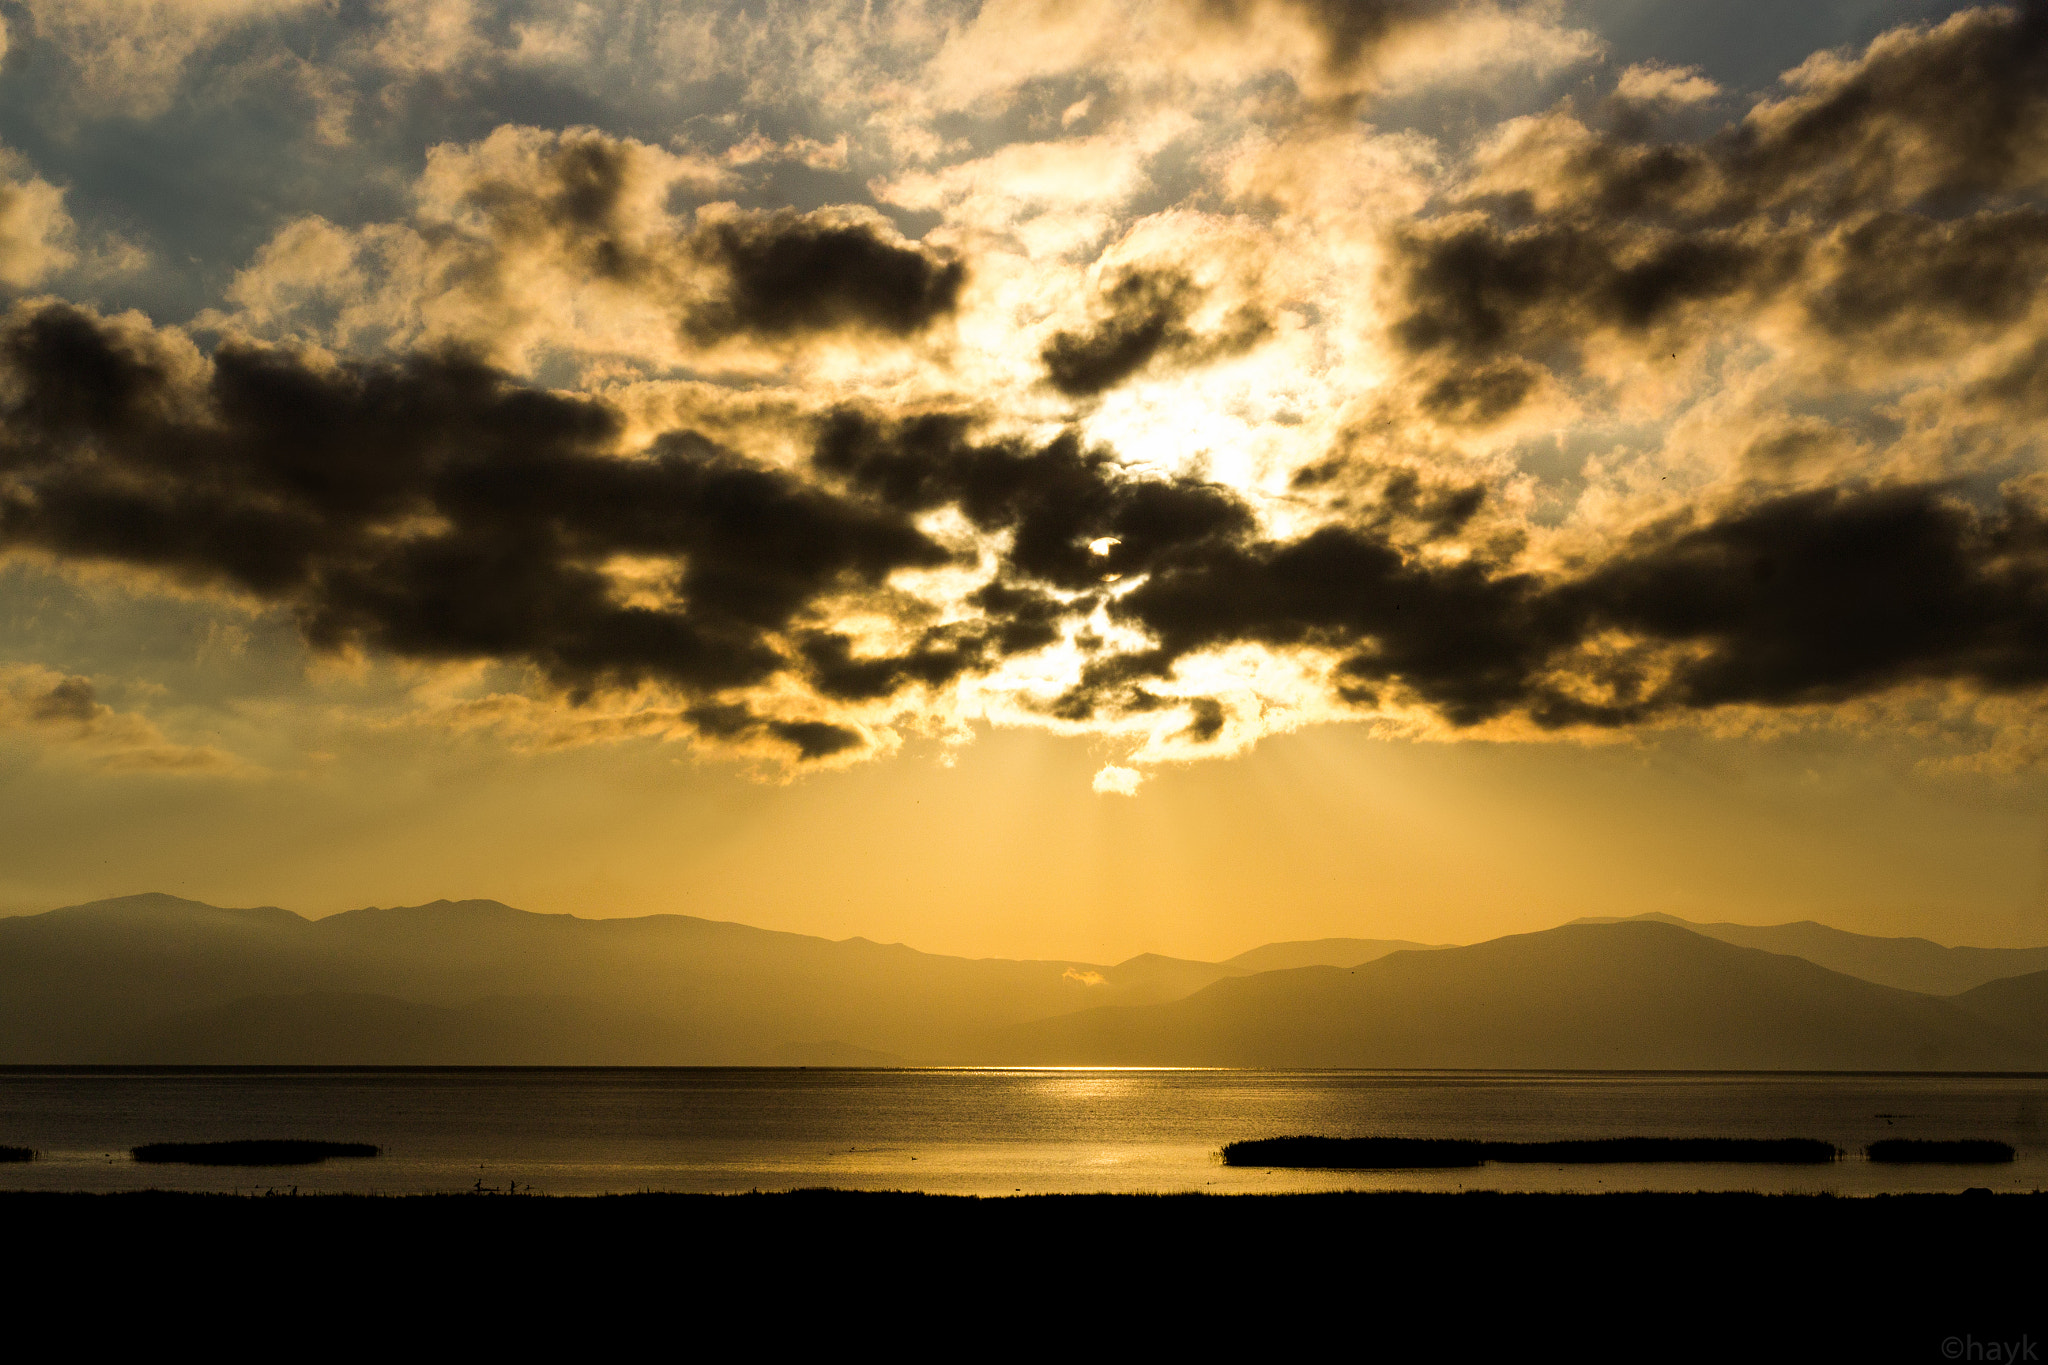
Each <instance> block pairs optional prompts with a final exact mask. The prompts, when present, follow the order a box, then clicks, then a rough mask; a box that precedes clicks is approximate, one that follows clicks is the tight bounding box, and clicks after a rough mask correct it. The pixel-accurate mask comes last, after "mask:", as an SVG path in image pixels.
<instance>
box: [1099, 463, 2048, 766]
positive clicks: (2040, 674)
mask: <svg viewBox="0 0 2048 1365" xmlns="http://www.w3.org/2000/svg"><path fill="white" fill-rule="evenodd" d="M1116 610H1117V612H1118V613H1119V614H1120V615H1122V616H1124V617H1125V618H1126V619H1127V620H1128V621H1129V622H1131V623H1132V624H1136V625H1142V626H1143V627H1144V628H1145V629H1147V630H1148V631H1149V632H1151V633H1152V634H1153V635H1154V636H1155V637H1156V638H1158V640H1159V641H1160V643H1161V648H1160V650H1159V652H1158V655H1157V656H1156V657H1155V658H1154V659H1153V660H1151V661H1150V662H1151V664H1152V666H1153V667H1155V668H1161V669H1163V668H1164V667H1165V666H1167V665H1168V664H1169V663H1170V662H1171V660H1173V659H1175V658H1178V657H1181V656H1183V655H1185V654H1188V653H1191V652H1193V651H1196V650H1199V649H1204V648H1208V647H1212V646H1214V645H1218V644H1224V643H1231V642H1235V641H1238V640H1244V639H1252V640H1257V641H1260V642H1262V643H1268V644H1273V645H1281V646H1285V645H1292V644H1299V643H1320V644H1323V645H1325V646H1328V647H1334V648H1338V649H1351V648H1352V647H1353V646H1354V645H1356V646H1359V647H1357V648H1356V650H1355V652H1351V653H1349V654H1348V656H1347V658H1346V659H1345V662H1344V665H1343V670H1342V671H1343V673H1344V675H1345V676H1346V679H1347V681H1348V686H1349V687H1350V688H1351V689H1352V690H1353V692H1354V694H1355V695H1356V697H1357V699H1359V700H1380V699H1387V689H1390V688H1391V689H1393V693H1394V695H1395V696H1400V695H1403V694H1405V695H1407V696H1412V697H1413V698H1415V699H1417V700H1420V701H1422V702H1424V703H1426V704H1428V705H1429V706H1431V707H1432V708H1433V709H1435V710H1436V711H1437V712H1439V713H1440V714H1441V715H1443V716H1444V717H1445V718H1446V719H1448V720H1450V721H1451V722H1452V723H1453V724H1458V725H1468V724H1475V723H1478V722H1481V721H1485V720H1490V719H1493V718H1495V717H1497V716H1501V715H1506V714H1509V713H1512V712H1522V713H1526V714H1528V715H1529V716H1531V717H1532V718H1533V719H1534V720H1536V721H1537V722H1538V723H1539V724H1544V725H1567V724H1596V725H1620V724H1628V723H1632V722H1636V721H1640V720H1643V719H1647V718H1651V717H1654V716H1657V715H1660V714H1669V713H1673V712H1681V711H1691V710H1705V709H1710V708H1713V707H1717V706H1722V705H1728V704H1733V703H1750V704H1757V705H1764V706H1782V705H1791V704H1799V703H1806V702H1815V701H1830V700H1841V699H1845V698H1849V697H1854V696H1861V695H1868V694H1872V693H1875V692H1878V691H1881V690H1883V689H1885V688H1888V687H1891V686H1894V685H1897V684H1900V683H1904V682H1910V681H1916V680H1926V679H1960V680H1965V681H1968V682H1972V683H1974V684H1977V685H1978V686H1981V687H1984V688H1988V689H1992V690H2009V689H2018V688H2032V687H2037V686H2039V685H2041V684H2042V683H2043V682H2044V681H2048V528H2044V523H2043V520H2042V517H2041V514H2040V512H2039V511H2038V509H2034V508H2032V507H2029V506H2026V505H2023V504H2018V503H2014V504H2011V505H2008V506H2007V507H2005V508H2003V509H2002V510H2000V511H1999V512H1997V513H1995V514H1983V513H1979V512H1975V511H1972V510H1971V509H1970V508H1969V507H1967V506H1966V505H1964V504H1963V503H1960V502H1958V501H1955V500H1953V499H1951V498H1950V497H1949V496H1947V495H1946V494H1945V492H1944V491H1943V490H1942V489H1939V488H1935V487H1929V486H1920V487H1906V488H1889V489H1873V490H1865V491H1855V492H1851V491H1843V490H1826V491H1821V492H1814V493H1803V494H1798V495H1795V496H1791V497H1785V498H1780V499H1776V500H1773V501H1769V502H1764V503H1760V504H1756V505H1754V506H1751V507H1748V508H1744V509H1740V510H1735V511H1730V512H1728V513H1726V514H1724V515H1722V516H1720V517H1717V518H1713V519H1709V520H1705V521H1704V522H1702V523H1701V524H1697V525H1687V526H1683V527H1679V526H1666V527H1661V528H1658V529H1656V530H1654V531H1651V532H1646V533H1644V534H1643V536H1641V537H1640V538H1639V539H1638V541H1637V542H1636V543H1635V544H1633V545H1631V546H1629V547H1628V548H1626V549H1624V550H1623V552H1622V553H1620V554H1618V555H1617V556H1615V557H1614V558H1613V559H1611V560H1609V561H1608V562H1606V563H1604V564H1602V565H1601V566H1599V567H1597V568H1595V569H1593V570H1591V571H1589V572H1587V573H1585V574H1584V575H1582V576H1578V577H1574V578H1568V579H1563V580H1557V581H1547V582H1546V581H1540V580H1538V579H1536V578H1534V577H1532V576H1529V575H1526V574H1517V573H1511V572H1500V571H1496V570H1494V569H1490V568H1488V567H1487V566H1485V565H1483V564H1481V563H1478V562H1475V561H1472V560H1467V561H1464V562H1461V563H1458V564H1455V565H1435V564H1431V563H1429V562H1427V561H1424V560H1420V559H1418V558H1416V557H1414V556H1411V555H1404V554H1402V553H1401V552H1399V551H1398V550H1396V549H1395V548H1394V547H1393V546H1391V545H1390V544H1388V543H1387V542H1386V541H1385V540H1383V539H1380V538H1378V537H1375V536H1374V535H1372V534H1370V533H1366V532H1361V531H1358V530H1353V529H1346V528H1325V529H1323V530H1321V531H1317V532H1315V533H1313V534H1311V535H1309V536H1307V537H1305V538H1303V539H1302V540H1299V541H1295V542H1292V543H1284V544H1270V543H1269V544H1237V545H1230V546H1225V547H1218V548H1216V549H1214V550H1212V551H1210V552H1208V553H1198V554H1193V555H1189V556H1187V557H1186V558H1184V559H1182V560H1180V561H1178V562H1176V563H1174V564H1173V565H1171V566H1170V567H1168V568H1166V569H1165V570H1163V571H1161V572H1158V573H1155V574H1154V576H1153V577H1152V578H1151V579H1150V580H1149V581H1147V582H1146V583H1144V584H1143V585H1141V586H1140V587H1138V588H1137V589H1135V590H1134V591H1133V592H1131V593H1130V594H1129V595H1128V596H1126V597H1125V598H1123V599H1122V600H1121V601H1120V602H1119V603H1118V604H1117V607H1116ZM1609 632H1621V633H1622V634H1623V635H1624V636H1625V637H1627V638H1628V639H1629V640H1631V641H1632V642H1633V644H1632V646H1631V647H1630V648H1629V649H1627V650H1624V651H1622V652H1621V653H1619V654H1617V655H1614V656H1612V657H1602V658H1589V657H1586V656H1584V655H1582V654H1581V653H1580V651H1581V650H1582V649H1583V648H1584V647H1586V646H1588V645H1591V644H1593V643H1595V642H1597V641H1600V640H1602V639H1604V638H1605V637H1606V636H1607V635H1608V633H1609ZM1674 648H1675V651H1676V652H1675V654H1674V653H1673V650H1674Z"/></svg>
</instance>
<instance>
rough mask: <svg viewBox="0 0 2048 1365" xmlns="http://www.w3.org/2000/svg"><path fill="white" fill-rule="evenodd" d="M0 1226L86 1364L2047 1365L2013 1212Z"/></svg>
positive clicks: (1167, 1214) (2038, 1228)
mask: <svg viewBox="0 0 2048 1365" xmlns="http://www.w3.org/2000/svg"><path fill="white" fill-rule="evenodd" d="M0 1227H4V1228H5V1229H6V1232H7V1238H8V1244H9V1250H10V1265H9V1271H8V1275H9V1288H10V1290H11V1291H12V1292H13V1295H14V1301H15V1302H16V1303H17V1304H20V1305H23V1306H28V1305H34V1306H35V1307H36V1308H37V1309H38V1310H39V1311H40V1312H42V1313H44V1314H50V1313H57V1314H59V1315H61V1316H62V1317H63V1320H65V1321H68V1322H73V1323H76V1324H78V1325H79V1330H80V1331H81V1332H82V1333H83V1334H84V1336H85V1338H89V1339H94V1340H101V1339H104V1338H105V1335H106V1334H107V1333H109V1332H112V1331H118V1330H120V1326H121V1324H124V1323H125V1324H129V1325H132V1326H134V1327H136V1328H137V1329H138V1330H139V1329H140V1328H142V1327H143V1326H145V1325H150V1324H155V1325H158V1326H163V1325H166V1324H168V1327H167V1328H166V1330H169V1331H170V1332H171V1336H172V1337H174V1338H176V1339H178V1340H181V1341H182V1340H187V1339H191V1340H202V1341H207V1342H212V1343H214V1344H217V1345H219V1346H222V1347H224V1348H234V1347H237V1346H263V1345H266V1344H267V1345H268V1346H269V1347H272V1348H280V1349H282V1348H293V1347H297V1346H305V1347H306V1348H308V1349H311V1350H312V1351H313V1352H314V1353H315V1354H321V1353H323V1352H325V1351H328V1350H332V1351H335V1352H341V1351H343V1350H344V1349H360V1348H362V1347H365V1346H375V1345H378V1344H379V1343H383V1344H386V1345H397V1344H402V1345H403V1347H404V1348H405V1351H406V1353H407V1354H414V1353H420V1352H426V1351H436V1350H449V1349H457V1348H463V1347H470V1346H474V1345H476V1344H477V1343H479V1342H482V1341H516V1342H518V1343H520V1344H524V1345H527V1346H533V1345H536V1344H539V1343H544V1342H545V1343H553V1344H557V1345H564V1346H573V1347H575V1348H577V1349H579V1350H582V1351H614V1350H622V1349H624V1348H625V1347H626V1346H627V1345H628V1343H630V1342H633V1341H635V1340H638V1339H641V1338H643V1337H644V1336H645V1334H648V1333H652V1334H653V1339H657V1340H659V1341H661V1342H663V1343H666V1345H667V1346H668V1347H671V1348H674V1349H678V1350H680V1349H686V1348H688V1347H690V1346H692V1345H695V1346H697V1347H703V1346H706V1345H709V1344H710V1343H711V1342H712V1340H713V1339H714V1337H713V1336H710V1335H706V1334H712V1333H716V1334H719V1335H718V1336H717V1338H716V1339H718V1340H723V1341H732V1340H735V1338H734V1337H733V1334H734V1333H737V1334H739V1338H738V1339H739V1340H741V1341H742V1342H743V1343H744V1344H743V1345H741V1346H733V1347H728V1348H727V1349H730V1350H737V1349H745V1350H747V1352H748V1353H749V1354H753V1353H756V1352H761V1351H768V1350H774V1349H777V1348H779V1347H785V1346H799V1345H809V1346H813V1347H816V1346H820V1345H821V1344H822V1345H831V1344H834V1343H836V1344H837V1345H839V1346H843V1347H845V1348H847V1349H852V1348H854V1347H856V1346H864V1347H868V1348H877V1349H885V1350H888V1351H890V1352H891V1354H902V1355H908V1356H911V1357H913V1358H919V1357H924V1356H928V1355H935V1354H946V1355H949V1356H955V1357H964V1358H976V1357H981V1356H996V1357H999V1358H1009V1357H1014V1356H1040V1357H1044V1356H1058V1355H1067V1354H1078V1355H1082V1356H1084V1357H1089V1358H1093V1357H1096V1356H1100V1355H1103V1354H1105V1353H1107V1352H1109V1351H1111V1350H1129V1349H1144V1350H1146V1352H1147V1354H1148V1356H1149V1355H1150V1354H1151V1353H1153V1352H1156V1351H1158V1350H1159V1349H1160V1348H1162V1347H1165V1346H1167V1345H1169V1344H1181V1345H1195V1346H1201V1347H1206V1348H1208V1352H1209V1353H1214V1352H1217V1351H1220V1350H1222V1349H1226V1348H1228V1349H1242V1350H1258V1351H1259V1352H1260V1353H1261V1355H1262V1356H1263V1355H1266V1354H1271V1353H1274V1352H1277V1351H1293V1350H1298V1349H1302V1348H1306V1347H1308V1346H1310V1345H1312V1344H1314V1343H1316V1342H1319V1341H1321V1342H1327V1341H1328V1340H1330V1338H1331V1334H1332V1333H1334V1334H1336V1340H1337V1341H1338V1342H1340V1343H1341V1354H1342V1355H1344V1356H1346V1357H1356V1358H1363V1359H1390V1360H1424V1359H1426V1360H1438V1359H1442V1360H1468V1359H1469V1360H1481V1359H1518V1358H1524V1357H1523V1356H1522V1355H1520V1354H1517V1353H1515V1351H1516V1348H1528V1347H1532V1346H1535V1345H1537V1344H1552V1345H1555V1346H1562V1347H1564V1348H1565V1349H1566V1350H1567V1352H1568V1354H1567V1355H1566V1356H1565V1357H1563V1358H1572V1359H1631V1360H1685V1359H1731V1360H1732V1359H1756V1360H1777V1359H1783V1360H1791V1359H1805V1358H1811V1357H1813V1355H1814V1353H1816V1352H1824V1353H1825V1358H1828V1359H1841V1360H1927V1361H1935V1360H1955V1359H1966V1360H1987V1359H1989V1360H2007V1359H2019V1360H2025V1359H2029V1358H2033V1359H2040V1358H2044V1357H2048V1349H2044V1346H2043V1344H2042V1343H2043V1330H2044V1328H2048V1313H2044V1312H2043V1310H2042V1307H2041V1305H2042V1304H2043V1303H2044V1302H2048V1300H2044V1297H2043V1296H2042V1294H2041V1292H2040V1286H2041V1284H2042V1282H2043V1271H2044V1270H2048V1196H2044V1195H2038V1194H2036V1195H1988V1194H1986V1195H1893V1196H1881V1197H1877V1198H1869V1199H1837V1198H1829V1197H1812V1196H1787V1195H1777V1196H1763V1195H1744V1194H1692V1195H1672V1194H1611V1195H1590V1196H1588V1195H1519V1194H1485V1193H1480V1194H1455V1195H1435V1194H1316V1195H1284V1196H1244V1195H1240V1196H1202V1195H1174V1196H1139V1195H1065V1196H1038V1197H1029V1196H1027V1197H1020V1198H1013V1199H968V1198H954V1197H945V1196H932V1195H919V1194H860V1193H848V1192H840V1191H828V1190H819V1191H801V1192H797V1193H792V1194H765V1195H737V1196H716V1195H662V1194H652V1195H635V1196H615V1197H606V1198H589V1199H562V1198H530V1197H520V1196H509V1197H508V1196H496V1197H491V1196H484V1197H478V1196H462V1195H449V1196H428V1197H407V1198H376V1197H356V1196H317V1197H310V1196H309V1197H300V1198H292V1197H254V1198H251V1197H234V1196H221V1195H186V1194H169V1193H146V1194H116V1195H80V1194H5V1195H0ZM152 1330H154V1329H152ZM194 1334H196V1335H194ZM1994 1347H1995V1351H1993V1348H1994ZM2029 1349H2031V1351H2032V1352H2033V1353H2034V1354H2033V1355H2032V1356H2031V1357H2030V1356H2029V1355H2027V1354H2026V1351H2027V1350H2029ZM1503 1352H1506V1353H1505V1354H1504V1353H1503ZM1987 1352H1993V1353H1988V1354H1987ZM723 1353H724V1352H723V1351H721V1354H723ZM1321 1353H1322V1351H1321V1350H1320V1349H1319V1350H1318V1354H1321ZM1527 1358H1535V1357H1527Z"/></svg>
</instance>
